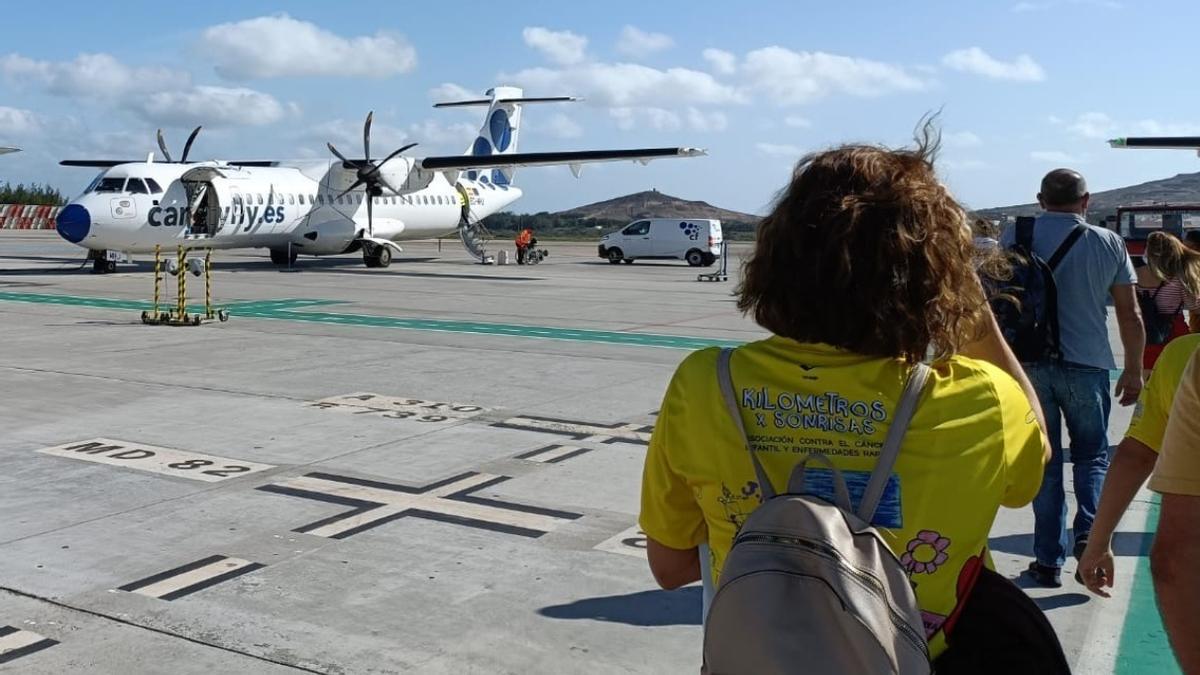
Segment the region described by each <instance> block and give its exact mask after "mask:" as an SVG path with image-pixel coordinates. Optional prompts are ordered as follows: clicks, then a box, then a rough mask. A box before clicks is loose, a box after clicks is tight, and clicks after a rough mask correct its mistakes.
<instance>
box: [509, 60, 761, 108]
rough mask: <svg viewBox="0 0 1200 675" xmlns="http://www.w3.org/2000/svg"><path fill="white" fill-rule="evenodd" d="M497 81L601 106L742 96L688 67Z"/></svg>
mask: <svg viewBox="0 0 1200 675" xmlns="http://www.w3.org/2000/svg"><path fill="white" fill-rule="evenodd" d="M499 79H501V80H505V81H509V82H514V83H515V84H517V85H519V86H523V87H525V88H526V89H531V90H536V91H544V92H552V93H555V94H572V95H576V94H577V95H581V96H583V97H584V98H585V99H586V102H587V103H590V104H593V105H599V106H605V107H629V106H635V105H639V106H663V105H689V104H691V105H695V104H708V105H719V104H725V103H744V102H746V100H747V99H746V96H745V95H744V94H743V93H742V92H739V91H738V90H737V89H735V88H734V87H731V86H729V85H727V84H723V83H721V82H718V81H717V80H716V79H715V78H713V76H712V75H710V74H708V73H702V72H700V71H698V70H689V69H687V68H668V69H666V70H659V69H657V68H651V67H649V66H642V65H637V64H633V63H584V64H579V65H577V66H573V67H570V68H564V69H552V68H528V69H526V70H522V71H520V72H517V73H511V74H501V75H500V77H499Z"/></svg>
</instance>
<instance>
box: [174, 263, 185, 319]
mask: <svg viewBox="0 0 1200 675" xmlns="http://www.w3.org/2000/svg"><path fill="white" fill-rule="evenodd" d="M178 256H179V258H178V260H179V273H178V274H177V275H176V277H177V278H178V280H179V284H178V295H179V297H178V298H176V300H175V302H176V309H175V312H176V314H177V315H178V316H177V319H178V320H179V321H186V320H187V252H186V251H184V249H183V246H180V247H179V253H178Z"/></svg>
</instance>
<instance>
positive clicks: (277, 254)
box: [271, 248, 300, 265]
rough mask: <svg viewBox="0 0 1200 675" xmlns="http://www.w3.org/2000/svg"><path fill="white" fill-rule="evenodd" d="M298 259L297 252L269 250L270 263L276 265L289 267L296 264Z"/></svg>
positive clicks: (282, 249)
mask: <svg viewBox="0 0 1200 675" xmlns="http://www.w3.org/2000/svg"><path fill="white" fill-rule="evenodd" d="M298 257H300V254H299V252H297V251H295V250H289V249H287V248H273V249H271V262H273V263H275V264H276V265H291V264H292V263H294V262H296V258H298Z"/></svg>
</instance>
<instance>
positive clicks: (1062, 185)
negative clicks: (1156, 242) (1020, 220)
mask: <svg viewBox="0 0 1200 675" xmlns="http://www.w3.org/2000/svg"><path fill="white" fill-rule="evenodd" d="M1090 197H1091V195H1090V194H1088V190H1087V183H1086V182H1085V181H1084V179H1083V176H1081V175H1080V174H1079V173H1078V172H1076V171H1072V170H1070V169H1055V170H1054V171H1051V172H1050V173H1048V174H1046V177H1045V178H1043V179H1042V189H1041V192H1039V193H1038V203H1039V204H1040V205H1041V207H1042V209H1043V213H1042V215H1040V216H1038V218H1037V221H1036V223H1035V224H1034V230H1033V250H1034V252H1035V253H1037V254H1038V256H1040V257H1041V258H1042V259H1044V260H1048V259H1050V257H1051V256H1052V255H1053V254H1054V252H1055V250H1056V249H1058V247H1059V245H1060V244H1062V243H1063V241H1064V240H1066V238H1067V235H1068V234H1070V233H1071V231H1072V230H1074V229H1075V228H1076V226H1083V227H1084V228H1086V229H1085V230H1084V232H1083V234H1082V236H1080V237H1079V239H1078V240H1077V241H1076V242H1075V243H1074V245H1073V246H1071V248H1070V249H1069V250H1068V251H1067V253H1066V255H1065V256H1063V258H1062V261H1061V262H1060V263H1059V265H1058V267H1057V268H1055V270H1054V283H1055V285H1056V286H1057V288H1058V322H1059V335H1060V337H1059V340H1060V348H1061V352H1062V360H1046V361H1040V362H1035V363H1026V364H1024V366H1025V370H1026V372H1027V373H1028V374H1029V379H1030V380H1031V381H1032V382H1033V386H1034V389H1035V390H1036V391H1037V396H1038V400H1039V401H1040V402H1041V404H1042V409H1043V410H1044V411H1045V413H1046V425H1047V428H1046V433H1047V435H1048V436H1049V437H1050V445H1051V448H1052V449H1053V454H1052V456H1051V458H1050V462H1049V463H1048V464H1047V465H1046V473H1045V476H1044V478H1043V480H1042V488H1041V491H1040V492H1038V495H1037V498H1036V499H1034V501H1033V513H1034V530H1033V550H1034V556H1035V557H1036V560H1034V562H1033V563H1031V564H1030V565H1029V574H1030V576H1032V577H1033V579H1034V580H1035V581H1036V582H1038V583H1039V584H1042V585H1044V586H1051V587H1058V586H1061V585H1062V581H1061V580H1060V577H1061V571H1062V566H1063V563H1064V562H1065V560H1066V547H1067V529H1066V519H1067V505H1066V498H1065V496H1064V493H1063V445H1062V425H1063V423H1064V422H1065V423H1066V426H1067V433H1068V434H1069V436H1070V441H1071V464H1072V465H1073V467H1072V468H1073V472H1074V479H1075V502H1076V506H1077V509H1076V512H1075V522H1074V530H1075V542H1074V549H1073V553H1074V555H1075V558H1076V559H1078V558H1079V556H1080V554H1081V553H1082V552H1083V549H1084V548H1085V547H1086V546H1087V539H1088V533H1089V532H1090V531H1091V529H1092V520H1093V519H1094V518H1095V515H1096V505H1097V503H1098V502H1099V500H1100V488H1101V486H1102V484H1103V483H1104V475H1105V473H1106V472H1107V471H1108V414H1109V410H1110V409H1111V407H1112V397H1111V396H1110V395H1109V392H1108V386H1109V379H1108V373H1109V370H1111V369H1113V368H1115V367H1116V363H1115V361H1114V360H1113V352H1112V348H1111V346H1110V345H1109V344H1108V323H1107V320H1108V299H1109V298H1110V297H1111V298H1112V302H1113V308H1114V310H1115V311H1116V315H1117V323H1118V325H1119V327H1120V332H1121V343H1122V345H1123V347H1124V352H1125V364H1124V366H1125V368H1124V370H1123V371H1122V373H1121V377H1120V379H1118V380H1117V386H1116V389H1115V393H1116V395H1117V396H1119V397H1120V403H1121V405H1132V404H1133V403H1134V402H1135V401H1136V400H1137V397H1138V393H1139V392H1141V390H1142V351H1143V349H1144V348H1145V342H1146V336H1145V332H1144V330H1143V327H1142V319H1141V316H1140V315H1139V314H1138V304H1137V297H1136V295H1135V292H1134V289H1135V284H1136V282H1137V279H1136V277H1135V275H1134V270H1133V262H1132V261H1131V260H1130V259H1129V253H1128V251H1126V249H1125V242H1124V241H1123V240H1122V239H1121V237H1120V236H1119V235H1117V233H1115V232H1113V231H1111V230H1106V229H1104V228H1101V227H1095V226H1092V225H1088V224H1087V221H1085V220H1084V218H1083V216H1084V214H1085V213H1087V207H1088V200H1089V199H1090ZM1015 236H1016V233H1015V228H1012V227H1010V228H1008V229H1007V230H1006V231H1005V232H1004V234H1003V236H1002V237H1001V243H1002V244H1003V245H1004V246H1006V247H1007V246H1011V245H1012V244H1013V241H1014V238H1015ZM1076 576H1078V575H1076Z"/></svg>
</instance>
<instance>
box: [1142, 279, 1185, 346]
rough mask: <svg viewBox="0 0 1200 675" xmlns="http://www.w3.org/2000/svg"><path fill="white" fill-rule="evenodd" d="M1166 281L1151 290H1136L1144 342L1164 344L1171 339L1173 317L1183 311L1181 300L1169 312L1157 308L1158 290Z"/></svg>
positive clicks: (1173, 323)
mask: <svg viewBox="0 0 1200 675" xmlns="http://www.w3.org/2000/svg"><path fill="white" fill-rule="evenodd" d="M1166 283H1167V282H1165V281H1164V282H1162V283H1161V284H1159V285H1158V288H1156V289H1154V290H1153V291H1146V290H1139V291H1138V292H1137V299H1138V307H1139V308H1141V310H1142V321H1143V322H1144V323H1145V324H1146V344H1148V345H1165V344H1167V343H1168V342H1170V341H1171V333H1173V332H1174V329H1175V317H1177V316H1179V313H1180V312H1182V311H1183V302H1182V301H1180V303H1179V307H1178V308H1176V309H1175V311H1174V312H1172V313H1171V314H1163V313H1162V312H1161V311H1159V309H1158V302H1157V300H1158V292H1159V291H1161V290H1162V287H1163V286H1165V285H1166Z"/></svg>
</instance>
